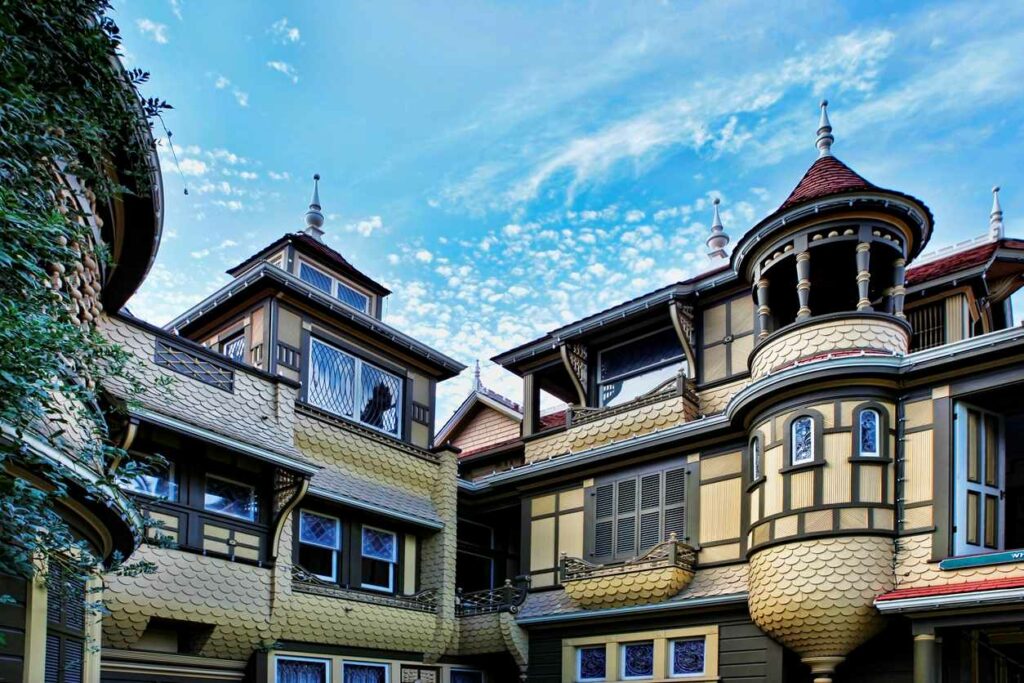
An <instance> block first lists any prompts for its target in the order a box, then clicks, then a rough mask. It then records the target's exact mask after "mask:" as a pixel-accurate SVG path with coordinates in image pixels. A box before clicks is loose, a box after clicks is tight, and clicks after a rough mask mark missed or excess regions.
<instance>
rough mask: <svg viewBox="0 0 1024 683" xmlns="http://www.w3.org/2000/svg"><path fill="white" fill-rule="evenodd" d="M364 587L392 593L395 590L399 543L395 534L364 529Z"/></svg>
mask: <svg viewBox="0 0 1024 683" xmlns="http://www.w3.org/2000/svg"><path fill="white" fill-rule="evenodd" d="M362 555H363V566H362V570H363V573H362V577H363V578H362V587H363V588H369V589H371V590H379V591H387V592H389V593H390V592H392V591H394V589H395V564H397V563H398V541H397V538H396V536H395V534H393V533H391V532H390V531H384V530H383V529H375V528H374V527H370V526H364V527H363V542H362Z"/></svg>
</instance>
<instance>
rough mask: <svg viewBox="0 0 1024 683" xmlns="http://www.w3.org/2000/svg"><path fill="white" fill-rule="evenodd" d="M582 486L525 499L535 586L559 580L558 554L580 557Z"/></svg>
mask: <svg viewBox="0 0 1024 683" xmlns="http://www.w3.org/2000/svg"><path fill="white" fill-rule="evenodd" d="M583 495H584V494H583V488H582V487H578V488H572V489H567V490H565V491H560V492H557V493H546V494H544V495H540V496H535V497H533V498H529V499H526V500H525V501H524V503H523V504H524V505H525V506H526V509H527V514H528V515H529V519H530V523H529V533H530V565H529V566H530V573H531V576H532V584H533V587H534V588H540V587H543V586H551V585H554V584H555V583H557V582H558V576H557V575H558V561H559V558H560V556H561V553H565V554H566V555H567V556H569V557H577V558H582V557H583V532H584V520H583Z"/></svg>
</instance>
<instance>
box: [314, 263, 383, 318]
mask: <svg viewBox="0 0 1024 683" xmlns="http://www.w3.org/2000/svg"><path fill="white" fill-rule="evenodd" d="M299 278H300V279H301V280H303V281H304V282H308V283H309V284H311V285H313V286H314V287H316V288H317V289H319V290H320V291H322V292H324V293H325V294H331V295H333V296H334V297H335V298H337V299H338V301H340V302H341V303H343V304H345V305H346V306H350V307H352V308H354V309H356V310H357V311H362V312H363V313H368V312H369V308H370V297H368V296H367V295H365V294H363V293H362V292H360V291H359V290H358V289H356V288H355V287H352V286H351V285H348V284H345V283H344V282H342V281H341V280H338V279H335V278H334V277H332V276H330V275H328V274H327V273H325V272H324V271H322V270H320V269H319V268H316V267H314V266H311V265H309V264H308V263H306V262H304V261H300V262H299Z"/></svg>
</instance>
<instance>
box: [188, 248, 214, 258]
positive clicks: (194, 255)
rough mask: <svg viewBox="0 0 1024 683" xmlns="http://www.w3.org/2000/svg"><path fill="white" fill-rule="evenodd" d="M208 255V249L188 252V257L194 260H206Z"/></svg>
mask: <svg viewBox="0 0 1024 683" xmlns="http://www.w3.org/2000/svg"><path fill="white" fill-rule="evenodd" d="M209 255H210V250H209V249H200V250H198V251H190V252H189V256H191V257H192V258H194V259H204V258H206V257H207V256H209Z"/></svg>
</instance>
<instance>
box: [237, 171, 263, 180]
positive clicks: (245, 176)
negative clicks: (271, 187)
mask: <svg viewBox="0 0 1024 683" xmlns="http://www.w3.org/2000/svg"><path fill="white" fill-rule="evenodd" d="M238 177H239V178H241V179H242V180H256V179H257V178H259V177H260V176H259V174H258V173H253V172H252V171H240V172H239V174H238Z"/></svg>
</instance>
